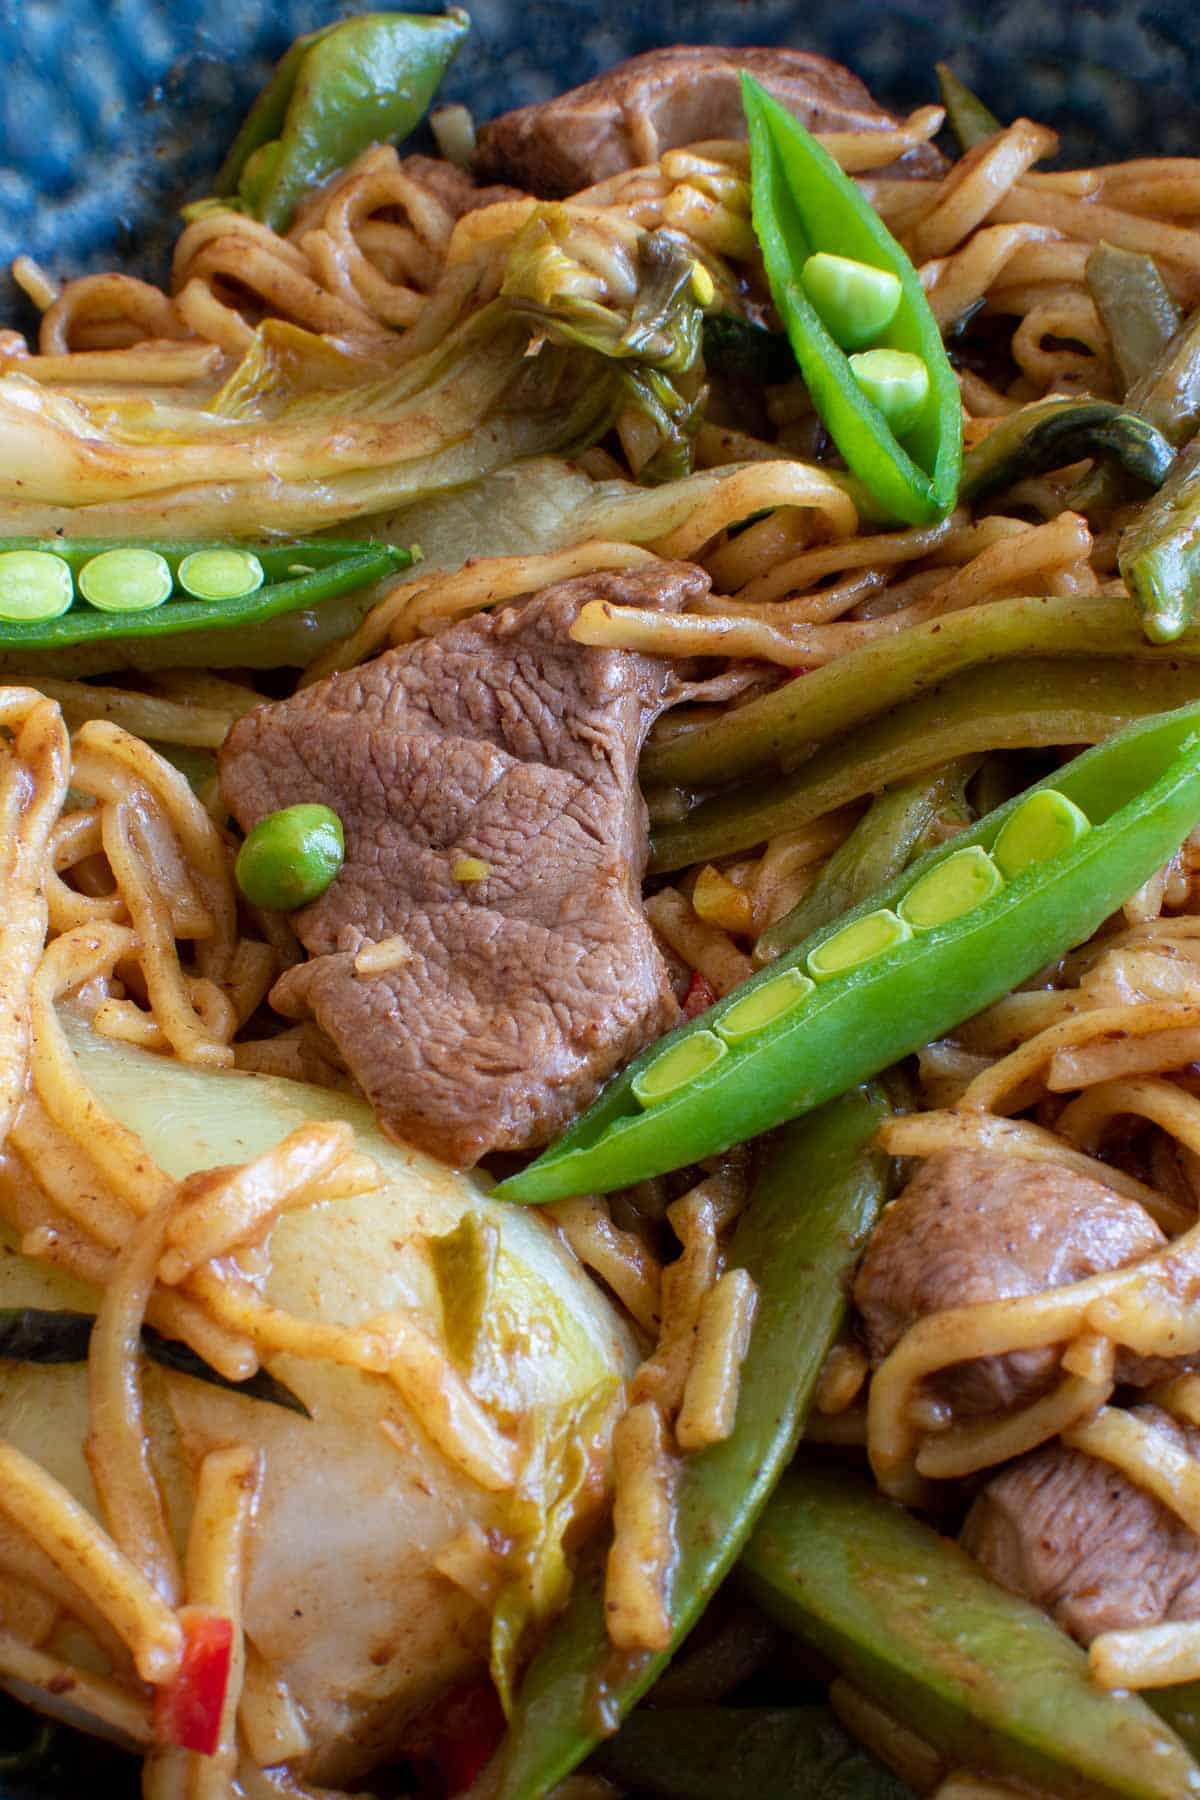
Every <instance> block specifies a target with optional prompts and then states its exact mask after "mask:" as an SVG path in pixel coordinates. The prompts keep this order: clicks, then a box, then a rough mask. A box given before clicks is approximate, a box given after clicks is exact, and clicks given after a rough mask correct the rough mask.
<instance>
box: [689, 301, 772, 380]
mask: <svg viewBox="0 0 1200 1800" xmlns="http://www.w3.org/2000/svg"><path fill="white" fill-rule="evenodd" d="M700 341H701V343H702V345H703V347H704V365H705V367H706V368H707V369H708V370H709V371H710V372H711V373H712V374H714V375H727V376H729V377H731V378H732V379H734V380H736V381H752V382H754V383H755V384H756V385H757V386H759V387H775V386H778V385H779V383H781V382H784V381H790V380H791V378H792V376H793V375H794V374H795V373H796V359H795V357H794V356H793V355H792V347H791V345H790V344H789V343H788V340H787V333H786V331H768V330H767V328H766V326H765V325H752V324H751V323H750V320H749V319H739V318H737V317H736V316H735V315H734V314H733V313H705V315H704V323H703V326H702V327H701V333H700Z"/></svg>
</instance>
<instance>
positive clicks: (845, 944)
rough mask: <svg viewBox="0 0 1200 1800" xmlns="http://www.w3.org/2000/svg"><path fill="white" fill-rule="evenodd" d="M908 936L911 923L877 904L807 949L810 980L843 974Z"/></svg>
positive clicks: (909, 935) (906, 938) (901, 941)
mask: <svg viewBox="0 0 1200 1800" xmlns="http://www.w3.org/2000/svg"><path fill="white" fill-rule="evenodd" d="M911 936H912V926H911V925H910V924H909V923H908V922H907V920H905V919H899V918H897V917H896V914H895V913H894V912H889V911H888V908H887V907H886V906H881V907H880V908H879V911H878V912H872V913H868V914H867V916H866V918H864V919H855V920H854V922H853V924H852V925H843V927H842V929H841V930H840V931H835V932H834V934H833V936H832V937H828V938H826V939H825V941H824V943H822V944H818V945H817V946H816V948H815V950H810V951H809V953H808V972H809V974H810V975H811V976H812V978H813V980H814V981H828V980H829V979H830V977H831V976H833V975H844V974H845V973H846V971H847V970H849V969H857V968H858V966H859V964H860V963H865V962H871V961H872V960H873V958H875V957H876V956H882V955H883V953H884V951H885V950H891V949H893V948H894V947H895V945H897V944H903V943H906V942H907V940H908V939H909V938H910V937H911Z"/></svg>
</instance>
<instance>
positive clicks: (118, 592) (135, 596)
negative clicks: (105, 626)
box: [79, 546, 175, 613]
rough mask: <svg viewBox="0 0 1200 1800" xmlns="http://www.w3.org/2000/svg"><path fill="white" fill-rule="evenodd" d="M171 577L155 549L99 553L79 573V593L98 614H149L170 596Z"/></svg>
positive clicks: (167, 564) (130, 548) (169, 568)
mask: <svg viewBox="0 0 1200 1800" xmlns="http://www.w3.org/2000/svg"><path fill="white" fill-rule="evenodd" d="M174 586H175V578H174V576H173V575H172V574H171V565H170V563H169V562H168V561H167V559H166V557H165V556H160V555H159V554H158V551H157V550H139V549H137V548H135V547H132V546H130V547H127V548H125V549H121V550H102V551H101V552H100V555H99V556H93V557H92V558H91V560H90V561H89V562H85V563H84V565H83V567H82V569H80V571H79V591H80V593H81V594H82V595H83V597H84V599H85V600H86V601H87V603H88V605H89V606H94V607H96V608H97V609H98V610H99V611H100V612H108V613H132V612H152V611H153V610H154V608H155V607H156V606H161V605H162V604H163V601H164V600H168V599H169V598H170V596H171V590H172V588H173V587H174Z"/></svg>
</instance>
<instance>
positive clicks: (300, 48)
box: [216, 7, 469, 231]
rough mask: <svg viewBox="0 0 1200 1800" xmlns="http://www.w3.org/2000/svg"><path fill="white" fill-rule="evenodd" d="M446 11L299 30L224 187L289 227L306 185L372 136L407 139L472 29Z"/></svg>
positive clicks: (455, 11)
mask: <svg viewBox="0 0 1200 1800" xmlns="http://www.w3.org/2000/svg"><path fill="white" fill-rule="evenodd" d="M468 24H469V21H468V18H467V14H466V13H465V12H464V11H463V10H462V9H461V8H460V7H451V8H450V9H449V10H448V11H447V12H446V13H444V14H438V13H428V14H425V13H363V14H362V15H361V16H360V17H359V18H354V19H344V20H342V21H341V22H340V23H339V24H336V25H327V26H325V27H324V28H323V29H322V30H320V31H314V32H311V33H310V34H309V35H308V36H307V37H302V38H297V40H296V42H295V43H294V44H293V45H292V47H291V49H290V50H289V51H288V52H287V54H286V55H285V56H284V57H283V59H282V61H281V62H280V63H279V66H278V67H277V69H276V70H275V74H274V76H273V77H272V79H271V81H270V82H269V84H268V85H267V87H266V88H264V90H263V92H262V93H261V94H260V95H259V97H258V99H257V100H256V101H255V103H254V105H253V107H252V108H251V109H250V112H249V115H248V116H247V118H246V122H245V124H244V125H243V126H242V129H241V131H240V132H239V133H238V135H237V137H236V139H235V140H234V143H233V147H232V149H231V150H230V152H229V155H228V156H227V157H226V159H225V163H224V165H223V167H222V169H221V172H220V174H219V175H218V177H217V183H216V189H217V193H218V194H237V195H238V197H239V199H240V200H241V202H242V204H243V206H244V208H245V210H246V211H247V212H249V213H251V214H252V215H253V216H254V217H255V218H257V219H261V220H262V221H263V223H264V224H266V225H270V226H271V228H272V229H273V230H275V231H282V230H285V229H286V227H287V224H288V221H289V220H290V218H291V216H292V213H293V212H294V211H295V208H296V205H297V202H298V201H299V200H300V199H301V197H302V196H303V194H304V193H305V192H306V190H307V189H308V188H310V187H312V186H315V185H316V184H317V183H318V182H321V181H326V180H328V178H329V177H330V176H331V175H335V174H336V173H337V171H338V170H339V169H342V168H344V167H345V166H346V164H347V163H349V162H352V161H353V160H354V158H355V157H356V156H357V155H358V153H359V151H360V150H365V149H366V148H367V146H368V145H369V144H375V143H386V142H387V141H388V140H389V139H392V138H402V137H407V136H408V134H409V132H410V131H412V130H413V128H414V127H415V126H416V125H417V124H418V123H419V122H420V120H421V119H422V118H423V117H424V114H425V111H426V109H427V107H428V106H429V103H430V101H431V100H432V99H433V96H434V94H435V93H436V92H437V89H438V84H439V83H440V81H441V79H442V76H443V75H444V74H445V72H446V70H447V68H448V67H449V65H450V63H451V62H452V61H453V59H454V56H455V54H456V53H457V51H458V49H459V47H460V45H461V44H462V41H463V39H464V38H465V36H466V34H467V29H468Z"/></svg>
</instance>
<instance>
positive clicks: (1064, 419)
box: [959, 395, 1175, 500]
mask: <svg viewBox="0 0 1200 1800" xmlns="http://www.w3.org/2000/svg"><path fill="white" fill-rule="evenodd" d="M1085 456H1095V457H1105V458H1111V459H1113V460H1115V461H1116V462H1117V463H1119V464H1120V466H1121V468H1122V469H1124V470H1125V471H1126V473H1127V474H1129V475H1134V476H1136V477H1137V479H1138V480H1139V481H1143V482H1145V483H1146V485H1147V487H1152V488H1157V487H1160V486H1161V485H1162V483H1163V481H1164V480H1165V479H1166V476H1167V473H1168V471H1169V469H1170V467H1171V464H1172V463H1173V462H1174V460H1175V452H1174V450H1173V448H1172V446H1171V444H1170V443H1169V442H1168V441H1167V439H1166V438H1165V437H1164V436H1163V434H1162V433H1161V432H1160V431H1157V430H1155V428H1154V426H1153V425H1151V424H1150V423H1149V422H1148V421H1147V420H1146V419H1144V418H1142V417H1141V416H1140V415H1139V414H1138V413H1137V412H1135V411H1134V410H1133V409H1132V407H1129V408H1125V407H1120V406H1116V405H1114V404H1113V402H1112V401H1111V400H1075V399H1072V398H1071V397H1070V396H1068V395H1052V396H1051V398H1050V399H1049V400H1037V401H1035V402H1034V403H1033V405H1032V406H1023V407H1022V408H1021V410H1020V411H1019V412H1015V413H1010V414H1009V416H1008V417H1007V418H1006V419H1002V420H1001V421H1000V423H999V425H997V426H996V427H995V429H994V430H992V431H989V432H988V434H987V436H986V437H985V438H984V439H983V441H982V442H981V443H978V444H976V445H975V447H974V449H972V450H968V452H967V454H966V455H965V456H964V457H963V466H962V481H961V483H960V485H959V498H960V499H961V500H977V499H979V498H980V497H981V496H982V495H984V494H990V493H991V492H993V490H994V489H996V488H1002V487H1010V486H1011V485H1012V483H1013V482H1014V481H1024V480H1025V479H1026V477H1027V476H1030V475H1044V474H1045V473H1046V471H1047V470H1048V469H1062V468H1065V467H1066V466H1067V464H1068V463H1073V462H1079V461H1080V460H1081V459H1082V458H1083V457H1085Z"/></svg>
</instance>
